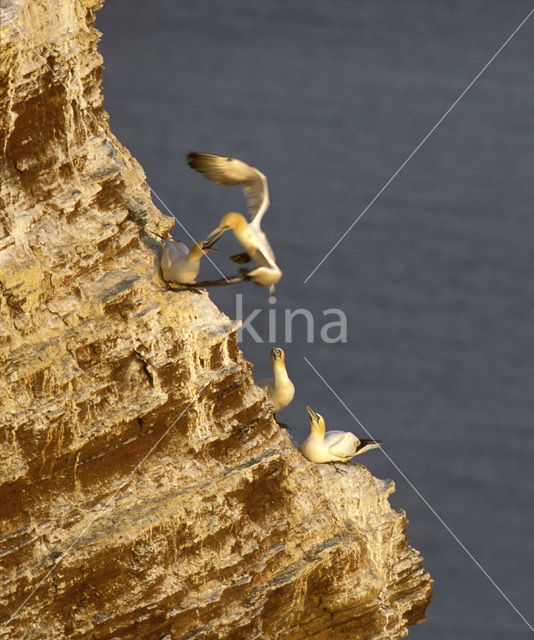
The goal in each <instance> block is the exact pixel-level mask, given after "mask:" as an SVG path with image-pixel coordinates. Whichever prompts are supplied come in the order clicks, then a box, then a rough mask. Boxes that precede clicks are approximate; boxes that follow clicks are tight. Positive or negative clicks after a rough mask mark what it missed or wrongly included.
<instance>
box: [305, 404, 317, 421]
mask: <svg viewBox="0 0 534 640" xmlns="http://www.w3.org/2000/svg"><path fill="white" fill-rule="evenodd" d="M306 411H307V412H308V415H309V416H310V420H313V421H315V420H317V418H318V416H317V414H316V413H315V411H314V410H313V409H312V408H311V407H308V406H306Z"/></svg>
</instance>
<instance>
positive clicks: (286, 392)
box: [256, 347, 295, 413]
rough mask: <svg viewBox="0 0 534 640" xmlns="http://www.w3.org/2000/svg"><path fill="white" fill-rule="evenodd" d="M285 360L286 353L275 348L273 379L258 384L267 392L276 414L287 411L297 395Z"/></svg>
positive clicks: (272, 351) (272, 358) (272, 360)
mask: <svg viewBox="0 0 534 640" xmlns="http://www.w3.org/2000/svg"><path fill="white" fill-rule="evenodd" d="M285 360H286V355H285V353H284V351H283V350H282V349H279V348H278V347H273V348H272V349H271V364H272V366H273V377H272V378H267V379H265V380H260V381H259V382H257V383H256V384H257V385H258V387H261V388H262V389H263V390H264V391H265V393H266V394H267V397H268V398H269V400H270V401H271V402H272V405H273V412H274V413H278V412H279V411H282V409H285V408H286V407H287V405H288V404H289V403H290V402H291V400H293V396H294V395H295V386H294V384H293V383H292V382H291V380H290V379H289V376H288V375H287V370H286V364H285Z"/></svg>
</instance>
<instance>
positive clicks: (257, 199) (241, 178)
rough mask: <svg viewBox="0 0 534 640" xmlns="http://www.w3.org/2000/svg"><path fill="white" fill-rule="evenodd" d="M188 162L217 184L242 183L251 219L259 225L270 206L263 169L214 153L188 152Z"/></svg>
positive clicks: (233, 184) (230, 184) (231, 184)
mask: <svg viewBox="0 0 534 640" xmlns="http://www.w3.org/2000/svg"><path fill="white" fill-rule="evenodd" d="M187 164H188V165H189V166H190V167H191V168H192V169H194V170H195V171H198V172H199V173H202V174H203V175H204V176H205V177H206V178H208V179H209V180H211V181H212V182H215V183H216V184H222V185H224V186H236V185H240V186H241V187H242V188H243V192H244V194H245V198H246V199H247V204H248V212H249V215H250V219H251V220H253V221H254V224H255V225H256V226H259V224H260V221H261V219H262V217H263V214H264V213H265V212H266V211H267V208H268V206H269V190H268V188H267V178H266V177H265V176H264V175H263V173H261V171H258V170H257V169H255V168H254V167H251V166H250V165H248V164H247V163H246V162H242V161H241V160H238V159H237V158H227V157H225V156H217V155H214V154H213V153H198V152H191V153H188V154H187Z"/></svg>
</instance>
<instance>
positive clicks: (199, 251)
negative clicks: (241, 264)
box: [189, 242, 219, 260]
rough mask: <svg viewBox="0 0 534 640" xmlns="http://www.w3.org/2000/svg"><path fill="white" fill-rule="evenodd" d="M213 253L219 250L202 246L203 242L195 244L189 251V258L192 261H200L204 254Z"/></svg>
mask: <svg viewBox="0 0 534 640" xmlns="http://www.w3.org/2000/svg"><path fill="white" fill-rule="evenodd" d="M214 251H219V249H212V248H211V247H209V246H208V247H206V246H204V242H197V243H196V244H194V245H193V246H192V247H191V249H189V257H190V258H191V259H192V260H200V258H202V256H203V255H204V254H205V253H213V252H214Z"/></svg>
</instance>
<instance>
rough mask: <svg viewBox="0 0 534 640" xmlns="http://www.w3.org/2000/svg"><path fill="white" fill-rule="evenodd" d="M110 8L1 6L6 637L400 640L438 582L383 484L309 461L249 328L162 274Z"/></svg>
mask: <svg viewBox="0 0 534 640" xmlns="http://www.w3.org/2000/svg"><path fill="white" fill-rule="evenodd" d="M98 5H99V2H96V1H94V0H4V2H3V4H2V15H1V18H2V20H1V39H2V60H1V63H2V77H1V96H0V101H1V109H0V118H1V133H2V137H1V144H2V150H3V155H2V161H1V162H2V185H1V194H0V195H1V200H2V201H1V206H0V293H1V298H0V434H1V441H0V519H1V528H0V584H1V589H0V592H1V596H0V627H1V630H0V638H25V639H37V638H43V639H47V640H51V639H60V638H93V639H97V638H98V639H101V638H150V639H157V638H167V639H170V638H173V639H183V640H185V639H186V638H187V639H189V640H193V639H195V640H213V639H223V638H231V639H234V640H240V639H243V640H252V639H253V638H258V639H259V638H261V639H264V640H269V639H272V640H284V639H287V640H300V639H302V640H305V639H306V640H308V639H312V638H313V639H315V640H322V639H324V640H326V639H328V640H336V639H342V638H343V639H349V638H350V639H363V638H365V639H368V640H372V639H374V640H378V639H386V638H387V639H394V638H400V637H403V636H405V635H406V634H407V627H408V625H410V624H415V623H418V622H421V621H422V620H423V619H424V611H425V608H426V606H427V604H428V602H429V598H430V595H431V590H432V581H431V579H430V577H429V575H428V574H427V573H425V571H424V570H423V568H422V566H421V557H420V555H419V554H418V552H417V551H415V550H414V549H412V548H410V547H409V546H408V544H407V541H406V537H405V527H406V518H405V515H404V513H402V512H399V511H393V510H392V509H391V508H390V506H389V504H388V495H389V494H390V493H391V492H392V491H393V484H392V483H391V482H384V481H381V480H377V479H375V478H373V477H372V475H371V474H370V473H369V472H368V471H367V470H366V469H365V467H362V466H359V465H358V466H354V467H352V468H350V469H349V471H348V473H347V474H345V475H340V474H336V473H335V471H334V469H332V468H330V467H329V466H319V465H312V464H311V463H309V462H308V461H306V460H305V459H304V458H303V457H302V456H301V455H300V453H299V452H298V451H297V450H296V449H295V447H294V445H293V444H292V442H291V440H290V438H289V437H288V435H287V434H286V433H285V432H284V431H281V430H280V428H279V427H278V425H277V424H276V422H274V420H273V419H272V416H271V413H270V410H269V409H268V407H267V405H266V404H265V399H264V396H263V393H262V392H261V391H260V390H259V389H258V388H257V387H256V386H255V385H254V382H253V380H252V377H251V373H250V370H251V366H250V365H249V363H247V362H246V361H245V360H244V359H243V356H242V354H241V353H240V351H239V349H238V347H237V342H236V335H235V331H236V326H235V324H234V323H233V322H232V321H231V320H229V319H228V318H227V317H226V316H224V315H223V314H222V313H220V312H219V311H218V309H217V308H216V307H215V306H214V305H213V304H212V303H211V301H210V299H209V297H208V295H207V294H206V293H203V294H200V295H199V294H195V293H189V292H183V293H176V292H172V291H169V290H167V288H166V287H165V285H164V283H163V281H162V280H161V278H160V275H159V271H158V266H157V265H158V252H159V244H158V243H157V242H156V241H154V240H153V239H151V237H150V236H149V235H148V234H147V232H146V229H150V230H153V231H157V232H159V233H165V232H166V231H167V230H168V229H170V228H171V227H172V223H173V220H172V219H170V218H168V217H165V216H163V215H162V214H161V213H160V212H159V211H158V210H157V209H156V208H155V207H154V205H153V204H152V202H151V200H150V195H149V192H148V190H147V188H146V185H144V175H143V171H142V169H141V167H140V166H139V165H138V164H137V163H136V161H135V160H134V159H133V158H132V157H131V156H130V154H129V153H128V151H127V150H126V149H125V148H124V147H123V146H122V145H121V144H120V143H119V142H118V141H117V140H116V139H115V138H114V137H113V136H112V134H111V133H110V132H109V130H108V125H107V115H106V113H105V112H104V111H103V109H102V94H101V86H100V75H101V63H102V60H101V57H100V55H99V54H98V52H97V42H98V32H97V31H96V30H95V28H94V27H93V11H94V10H95V9H96V8H98ZM208 227H209V225H208Z"/></svg>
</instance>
